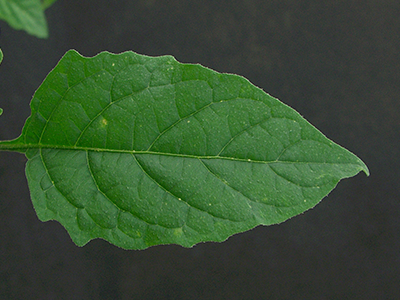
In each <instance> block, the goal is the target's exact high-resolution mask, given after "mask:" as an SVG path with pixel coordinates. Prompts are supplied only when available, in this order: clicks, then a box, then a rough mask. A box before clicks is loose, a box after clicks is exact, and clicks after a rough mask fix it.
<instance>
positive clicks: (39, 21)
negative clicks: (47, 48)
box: [0, 0, 48, 38]
mask: <svg viewBox="0 0 400 300" xmlns="http://www.w3.org/2000/svg"><path fill="white" fill-rule="evenodd" d="M0 19H3V20H5V21H6V22H7V23H8V24H9V25H10V26H11V27H13V28H15V29H22V30H25V31H26V32H28V33H29V34H31V35H34V36H36V37H39V38H47V37H48V29H47V22H46V18H45V15H44V8H43V7H42V3H41V2H40V0H0Z"/></svg>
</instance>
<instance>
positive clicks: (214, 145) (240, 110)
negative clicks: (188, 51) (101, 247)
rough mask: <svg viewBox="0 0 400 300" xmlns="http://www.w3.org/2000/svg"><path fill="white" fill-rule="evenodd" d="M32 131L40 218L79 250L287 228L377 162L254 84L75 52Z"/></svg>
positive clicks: (36, 110)
mask: <svg viewBox="0 0 400 300" xmlns="http://www.w3.org/2000/svg"><path fill="white" fill-rule="evenodd" d="M31 109H32V115H31V116H30V117H29V118H28V120H27V122H26V124H25V126H24V129H23V132H22V135H21V136H20V137H19V138H18V139H16V140H14V141H11V142H6V143H4V142H3V144H2V143H0V149H1V148H2V145H4V146H3V148H5V147H9V149H10V148H11V145H13V146H14V147H19V148H20V149H28V148H29V149H30V150H28V151H27V152H26V155H27V157H28V159H29V160H28V164H27V169H26V172H27V178H28V183H29V187H30V190H31V193H32V201H33V203H34V207H35V210H36V212H37V214H38V217H39V219H41V220H42V221H47V220H57V221H59V222H60V223H61V224H62V225H63V226H64V227H65V228H66V229H67V230H68V232H69V234H70V236H71V238H72V239H73V240H74V242H75V243H76V244H77V245H80V246H82V245H84V244H85V243H87V242H88V241H89V240H91V239H93V238H99V237H100V238H103V239H105V240H108V241H109V242H111V243H113V244H115V245H117V246H120V247H123V248H126V249H144V248H146V247H149V246H152V245H157V244H170V243H175V244H180V245H182V246H185V247H190V246H192V245H194V244H196V243H199V242H204V241H223V240H225V239H227V238H228V237H229V236H231V235H232V234H235V233H238V232H242V231H245V230H249V229H251V228H254V227H255V226H258V225H270V224H275V223H280V222H283V221H285V220H286V219H288V218H290V217H293V216H294V215H297V214H299V213H302V212H304V211H305V210H307V209H309V208H311V207H313V206H315V205H316V204H317V203H318V202H319V201H320V200H321V199H322V198H323V197H325V196H326V195H327V194H328V193H329V192H330V191H331V190H332V189H333V188H334V187H335V186H336V184H337V183H338V182H339V181H340V180H341V179H343V178H347V177H351V176H354V175H356V174H357V173H358V172H360V171H364V172H365V173H366V174H368V169H367V167H366V166H365V164H364V163H363V162H362V161H361V160H360V159H359V158H357V157H356V156H355V155H353V154H351V153H350V152H349V151H347V150H345V149H343V148H342V147H340V146H338V145H336V144H335V143H333V142H332V141H330V140H328V139H327V138H326V137H325V136H324V135H323V134H322V133H320V132H319V131H318V130H317V129H315V128H314V127H313V126H312V125H311V124H309V123H308V122H307V121H306V120H304V119H303V118H302V117H301V116H300V115H299V114H298V113H297V112H295V111H294V110H292V109H291V108H290V107H288V106H286V105H285V104H283V103H281V102H280V101H279V100H277V99H275V98H273V97H271V96H270V95H268V94H266V93H264V92H263V91H262V90H260V89H259V88H257V87H255V86H253V85H252V84H251V83H250V82H248V81H247V80H246V79H244V78H242V77H240V76H237V75H231V74H220V73H217V72H215V71H212V70H210V69H207V68H204V67H202V66H200V65H189V64H181V63H178V62H177V61H176V60H175V59H174V58H173V57H171V56H164V57H147V56H142V55H139V54H136V53H133V52H126V53H122V54H119V55H115V54H111V53H107V52H104V53H101V54H99V55H97V56H95V57H93V58H85V57H82V56H81V55H80V54H79V53H77V52H76V51H69V52H67V54H66V55H65V56H64V57H63V58H62V59H61V61H60V62H59V64H58V65H57V66H56V68H55V69H54V70H53V71H52V72H51V73H50V74H49V75H48V77H47V78H46V80H45V81H44V82H43V84H42V85H41V87H40V88H39V89H38V91H37V92H36V93H35V96H34V98H33V100H32V103H31Z"/></svg>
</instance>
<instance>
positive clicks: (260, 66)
mask: <svg viewBox="0 0 400 300" xmlns="http://www.w3.org/2000/svg"><path fill="white" fill-rule="evenodd" d="M46 16H47V18H48V23H49V29H50V38H49V39H47V40H40V39H37V38H35V37H32V36H29V35H27V34H26V33H24V32H22V31H16V30H13V29H11V28H10V27H8V25H7V24H6V23H5V22H2V21H1V22H0V25H1V27H2V37H1V40H0V43H1V45H2V49H3V52H4V55H5V58H4V61H3V63H2V65H1V67H0V107H2V108H3V109H4V114H3V116H1V117H0V138H1V139H11V138H15V137H17V136H18V135H19V134H20V132H21V128H22V127H23V124H24V121H25V119H26V118H27V117H28V116H29V114H30V110H29V102H30V99H31V97H32V95H33V93H34V91H35V90H36V89H37V88H38V86H39V85H40V83H41V82H42V81H43V79H44V78H45V76H46V75H47V73H48V72H49V71H50V70H51V69H52V68H53V67H54V66H55V65H56V63H57V61H58V60H59V59H60V58H61V56H62V55H63V54H64V53H65V52H66V51H67V50H68V49H70V48H74V49H77V50H78V51H79V52H80V53H82V54H83V55H85V56H93V55H95V54H97V53H98V52H100V51H103V50H108V51H111V52H122V51H126V50H134V51H135V52H138V53H141V54H147V55H162V54H172V55H174V56H175V57H176V58H177V60H179V61H181V62H191V63H201V64H202V65H205V66H207V67H210V68H212V69H215V70H217V71H219V72H230V73H237V74H240V75H243V76H245V77H246V78H248V79H249V80H250V81H251V82H253V83H254V84H255V85H257V86H259V87H261V88H263V89H264V90H265V91H267V92H268V93H270V94H271V95H273V96H275V97H278V98H279V99H281V100H282V101H283V102H285V103H287V104H289V105H290V106H292V107H293V108H295V109H296V110H297V111H299V112H300V113H301V114H302V115H303V116H304V117H305V118H306V119H307V120H309V121H310V122H311V123H312V124H314V125H315V126H316V127H317V128H319V129H320V130H321V131H322V132H323V133H324V134H326V135H327V136H328V137H329V138H331V139H332V140H334V141H335V142H337V143H339V144H340V145H342V146H344V147H346V148H347V149H349V150H350V151H352V152H354V153H356V154H357V155H358V156H359V157H360V158H361V159H363V160H364V161H365V163H366V164H367V165H368V167H369V168H370V171H371V176H370V177H368V178H367V177H366V176H365V175H364V174H360V175H358V176H356V177H354V178H351V179H347V180H344V181H342V182H340V183H339V185H338V187H337V188H336V189H335V190H334V191H333V192H332V193H331V194H330V195H329V196H328V197H327V198H325V199H324V200H323V201H322V202H321V203H320V204H319V205H317V207H315V208H314V209H312V210H310V211H307V212H306V213H304V214H302V215H300V216H297V217H295V218H293V219H291V220H289V221H287V222H285V223H283V224H280V225H275V226H270V227H257V228H256V229H254V230H252V231H249V232H245V233H242V234H238V235H235V236H233V237H231V238H230V239H229V240H228V241H226V242H224V243H204V244H199V245H197V246H195V247H194V248H192V249H185V248H182V247H180V246H176V245H170V246H157V247H152V248H149V249H147V250H144V251H124V250H122V249H119V248H117V247H115V246H112V245H110V244H108V243H107V242H105V241H103V240H95V241H92V242H90V243H89V244H88V245H86V246H84V247H83V248H78V247H77V246H75V245H74V244H73V243H72V241H71V240H70V238H69V236H68V234H67V233H66V231H65V230H64V229H63V228H62V227H61V225H60V224H59V223H57V222H47V223H42V222H40V221H39V220H38V219H37V217H36V214H35V212H34V209H33V207H32V203H31V201H30V196H29V191H28V186H27V182H26V179H25V174H24V164H25V161H26V159H25V157H24V156H23V155H21V154H17V153H6V152H2V153H0V298H1V299H400V251H399V250H400V237H399V234H400V222H399V220H400V218H399V217H400V210H399V209H400V204H399V185H398V170H399V163H400V160H399V140H398V137H399V129H400V122H399V117H400V110H399V108H400V101H399V100H400V99H399V96H400V88H399V86H400V85H399V79H400V69H399V67H400V57H399V53H400V17H399V16H400V3H399V2H398V1H392V0H376V1H373V0H369V1H367V0H363V1H349V0H346V1H340V0H339V1H333V0H332V1H306V0H293V1H290V0H286V1H284V0H269V1H265V0H252V1H251V0H249V1H245V0H243V1H226V0H224V1H221V0H220V1H211V0H207V1H206V0H202V1H188V0H170V1H161V0H147V1H145V0H136V1H128V0H120V1H107V0H86V1H78V0H59V1H58V2H56V3H55V4H54V5H53V6H52V7H50V8H49V9H48V10H47V11H46Z"/></svg>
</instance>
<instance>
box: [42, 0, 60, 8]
mask: <svg viewBox="0 0 400 300" xmlns="http://www.w3.org/2000/svg"><path fill="white" fill-rule="evenodd" d="M56 1H57V0H43V1H42V7H43V9H47V8H49V7H50V6H52V5H53V3H54V2H56Z"/></svg>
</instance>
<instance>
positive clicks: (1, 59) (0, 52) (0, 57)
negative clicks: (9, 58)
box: [0, 49, 4, 64]
mask: <svg viewBox="0 0 400 300" xmlns="http://www.w3.org/2000/svg"><path fill="white" fill-rule="evenodd" d="M3 57H4V56H3V51H1V49H0V64H1V62H2V61H3Z"/></svg>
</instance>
